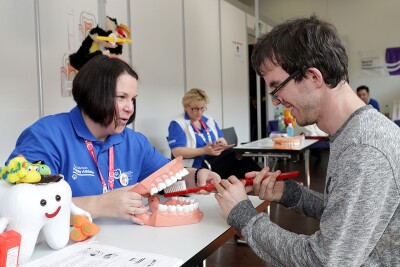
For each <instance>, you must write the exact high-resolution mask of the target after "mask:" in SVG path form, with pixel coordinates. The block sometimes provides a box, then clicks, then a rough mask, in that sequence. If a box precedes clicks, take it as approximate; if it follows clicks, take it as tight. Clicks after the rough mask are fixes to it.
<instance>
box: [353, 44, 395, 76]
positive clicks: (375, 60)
mask: <svg viewBox="0 0 400 267" xmlns="http://www.w3.org/2000/svg"><path fill="white" fill-rule="evenodd" d="M359 57H360V67H361V74H362V75H364V76H375V77H379V76H389V75H400V47H391V48H383V49H381V50H373V51H360V52H359Z"/></svg>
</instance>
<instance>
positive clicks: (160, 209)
mask: <svg viewBox="0 0 400 267" xmlns="http://www.w3.org/2000/svg"><path fill="white" fill-rule="evenodd" d="M158 210H159V211H167V206H166V205H163V204H158Z"/></svg>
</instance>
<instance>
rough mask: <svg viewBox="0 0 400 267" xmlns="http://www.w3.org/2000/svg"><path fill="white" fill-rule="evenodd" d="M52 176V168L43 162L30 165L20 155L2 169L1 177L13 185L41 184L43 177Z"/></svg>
mask: <svg viewBox="0 0 400 267" xmlns="http://www.w3.org/2000/svg"><path fill="white" fill-rule="evenodd" d="M50 174H51V171H50V168H49V167H48V166H47V165H45V164H44V162H42V161H36V162H35V163H30V162H29V161H27V160H26V159H25V157H24V156H23V155H18V156H16V157H15V158H13V159H11V160H10V161H9V162H8V165H7V166H4V167H3V168H1V171H0V177H1V178H2V179H3V180H5V181H7V182H9V183H11V184H19V183H30V184H34V183H39V182H41V181H42V178H43V176H49V175H50Z"/></svg>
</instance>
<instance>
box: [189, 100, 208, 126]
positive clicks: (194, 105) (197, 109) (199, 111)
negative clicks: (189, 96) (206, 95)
mask: <svg viewBox="0 0 400 267" xmlns="http://www.w3.org/2000/svg"><path fill="white" fill-rule="evenodd" d="M206 110H207V107H206V103H205V102H204V101H194V102H191V103H190V104H188V105H186V106H185V111H186V113H187V114H188V116H189V118H190V120H191V121H198V120H200V119H201V116H202V115H203V113H204V111H206Z"/></svg>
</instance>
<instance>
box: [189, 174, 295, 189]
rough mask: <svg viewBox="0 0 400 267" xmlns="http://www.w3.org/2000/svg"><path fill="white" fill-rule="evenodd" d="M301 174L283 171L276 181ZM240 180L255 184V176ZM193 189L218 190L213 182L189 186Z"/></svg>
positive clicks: (247, 183)
mask: <svg viewBox="0 0 400 267" xmlns="http://www.w3.org/2000/svg"><path fill="white" fill-rule="evenodd" d="M299 175H300V172H299V171H292V172H284V173H281V174H280V175H279V176H278V177H277V178H276V181H283V180H285V179H289V178H296V177H299ZM264 179H266V178H264ZM264 179H263V180H264ZM240 181H245V185H253V181H254V178H245V179H240ZM191 189H194V190H193V192H191V193H196V192H199V191H200V190H201V189H204V190H207V191H208V192H213V191H216V190H217V189H216V188H215V186H214V185H213V184H208V185H206V186H200V187H196V188H188V189H187V190H189V191H190V190H191Z"/></svg>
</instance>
